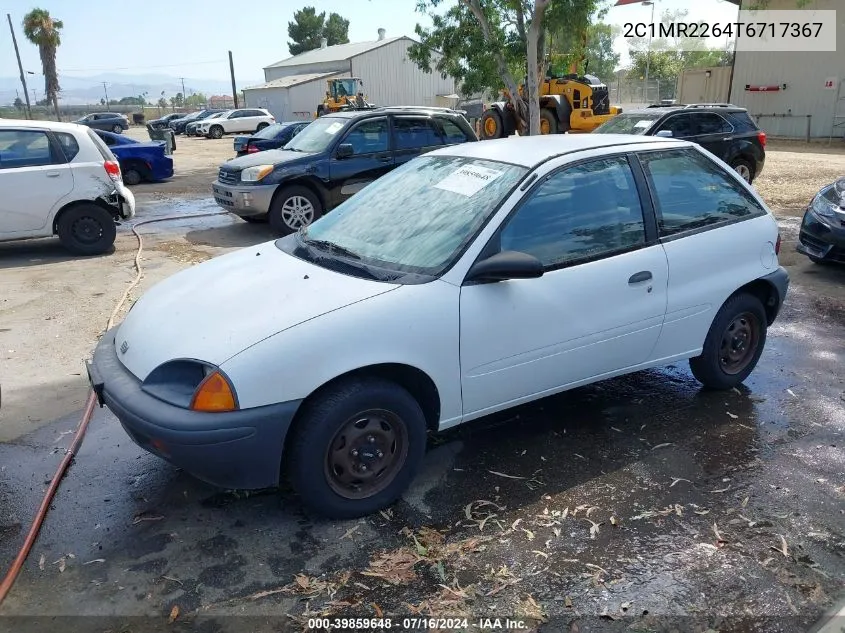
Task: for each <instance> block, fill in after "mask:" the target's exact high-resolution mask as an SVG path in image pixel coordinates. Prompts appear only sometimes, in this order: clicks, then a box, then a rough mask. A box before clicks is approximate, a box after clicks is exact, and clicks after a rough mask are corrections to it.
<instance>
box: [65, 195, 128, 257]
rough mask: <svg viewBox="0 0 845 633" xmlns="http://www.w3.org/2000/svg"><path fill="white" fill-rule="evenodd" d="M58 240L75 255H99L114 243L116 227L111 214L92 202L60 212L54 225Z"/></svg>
mask: <svg viewBox="0 0 845 633" xmlns="http://www.w3.org/2000/svg"><path fill="white" fill-rule="evenodd" d="M56 233H57V234H58V236H59V240H60V241H61V243H62V246H64V247H65V248H66V249H67V250H69V251H70V252H71V253H74V254H75V255H100V254H101V253H105V252H106V251H107V250H109V249H110V248H111V247H112V244H114V238H115V236H116V235H117V228H116V227H115V224H114V218H112V216H111V214H110V213H109V212H108V211H106V210H105V209H103V208H102V207H100V206H97V205H96V204H94V203H92V202H87V203H85V204H79V205H76V206H75V207H72V208H70V209H68V210H67V211H65V212H64V213H62V215H61V216H60V217H59V221H58V222H57V226H56Z"/></svg>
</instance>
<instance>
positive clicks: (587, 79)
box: [481, 73, 622, 139]
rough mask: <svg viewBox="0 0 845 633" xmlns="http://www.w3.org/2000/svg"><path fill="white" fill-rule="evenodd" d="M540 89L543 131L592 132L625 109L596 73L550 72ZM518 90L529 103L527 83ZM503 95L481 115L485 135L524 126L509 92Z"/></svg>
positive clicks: (509, 132) (503, 133)
mask: <svg viewBox="0 0 845 633" xmlns="http://www.w3.org/2000/svg"><path fill="white" fill-rule="evenodd" d="M539 88H540V133H541V134H562V133H564V132H570V133H575V132H592V131H593V130H595V129H596V128H597V127H598V126H599V125H601V124H602V123H604V122H605V121H607V120H609V119H610V118H612V117H614V116H616V115H617V114H620V113H621V112H622V108H620V107H617V106H612V105H610V92H609V90H608V88H607V86H606V85H605V84H603V83H602V82H601V80H600V79H599V78H598V77H596V76H595V75H588V74H584V75H580V76H579V75H578V74H577V73H570V74H566V75H562V76H558V77H555V76H551V75H548V74H547V75H546V77H545V79H544V80H543V82H542V83H541V84H540V86H539ZM518 90H519V96H520V97H521V98H522V99H523V101H526V102H527V100H528V90H527V89H526V87H525V84H524V83H523V84H521V85H520V86H519V88H518ZM502 96H503V97H504V100H503V101H497V102H495V103H492V104H490V105H489V106H488V107H487V108H486V109H485V111H484V113H483V114H482V115H481V136H482V138H485V139H492V138H503V137H505V136H510V135H512V134H514V133H515V132H517V131H518V130H519V129H520V127H521V126H520V122H519V120H518V117H517V114H516V112H515V111H514V107H513V104H512V103H511V102H510V93H509V92H508V91H507V90H503V91H502ZM526 106H527V103H526Z"/></svg>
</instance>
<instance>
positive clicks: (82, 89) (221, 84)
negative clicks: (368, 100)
mask: <svg viewBox="0 0 845 633" xmlns="http://www.w3.org/2000/svg"><path fill="white" fill-rule="evenodd" d="M103 82H106V90H107V91H108V94H109V99H110V100H111V99H120V98H122V97H135V96H138V95H139V94H142V93H146V95H145V97H146V99H147V101H149V102H152V103H155V102H156V101H158V99H159V97H161V96H162V94H161V93H162V92H164V97H165V98H168V99H169V98H170V97H172V96H174V95H176V93H178V92H182V80H181V78H179V77H173V76H171V75H161V74H138V75H125V74H120V73H104V74H99V75H91V76H88V77H69V76H60V77H59V83H60V84H61V87H62V91H61V93H60V95H59V102H60V103H64V104H68V105H83V104H86V103H90V104H95V103H99V102H100V99H102V98H104V94H103ZM260 83H263V79H256V78H252V79H246V78H244V79H240V78H238V82H237V84H238V89H239V90H240V89H242V88H244V87H247V86H254V85H256V84H260ZM26 84H27V88H29V96H30V99H31V98H32V89H33V88H34V89H35V92H36V96H37V97H38V99H43V98H44V78H43V77H42V76H41V75H27V78H26ZM21 90H22V88H21V82H20V79H19V78H18V77H0V105H3V104H11V103H12V102H13V101H14V100H15V97H16V96H18V95H19V94H20V92H21ZM185 92H187V93H188V95H191V94H193V93H195V92H201V93H203V94H205V95H206V96H209V97H210V96H211V95H216V94H231V92H232V84H231V81H230V80H229V78H228V77H227V76H224V77H222V78H221V79H219V80H215V79H196V78H191V77H185ZM21 98H23V97H22V96H21Z"/></svg>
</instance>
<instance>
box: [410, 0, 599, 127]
mask: <svg viewBox="0 0 845 633" xmlns="http://www.w3.org/2000/svg"><path fill="white" fill-rule="evenodd" d="M442 1H443V0H418V2H417V10H418V11H420V12H422V13H426V14H428V15H429V16H430V17H431V20H432V27H431V28H428V29H426V28H422V27H420V26H419V25H417V28H416V33H417V36H418V37H419V38H420V44H418V45H415V46H412V47H411V49H410V50H409V55H408V56H409V58H410V59H411V60H412V61H414V62H415V63H416V64H417V65H418V66H419V67H420V68H422V69H423V70H426V71H429V72H431V71H432V70H437V71H438V72H440V73H442V74H449V75H452V76H453V77H455V78H456V79H458V80H459V81H460V82H461V90H462V91H463V92H464V93H465V94H467V93H471V92H474V91H476V90H478V89H480V88H487V89H492V88H493V87H494V86H496V87H498V86H501V84H502V83H504V85H505V88H506V89H507V91H508V93H509V98H510V100H511V103H512V104H513V106H514V110H515V112H516V115H517V120H518V123H519V127H520V130H521V132H522V133H526V132H527V133H530V134H538V133H539V131H540V98H539V83H540V78H541V77H544V76H545V73H546V70H547V64H548V57H547V52H548V51H547V39H548V38H547V32H552V33H569V34H578V33H584V32H585V31H586V29H587V26H588V24H589V22H590V19H591V16H592V15H594V14H596V13H597V10H598V8H599V0H459V2H458V5H457V6H453V7H451V8H450V9H448V10H447V11H446V12H445V13H442V14H438V10H437V8H438V7H439V6H440V5H441V4H442ZM523 74H524V75H525V77H526V82H525V84H526V93H527V94H526V96H527V107H526V102H525V101H523V100H522V99H521V98H520V97H519V95H518V91H517V81H516V80H515V79H514V77H515V76H516V77H521V76H522V75H523Z"/></svg>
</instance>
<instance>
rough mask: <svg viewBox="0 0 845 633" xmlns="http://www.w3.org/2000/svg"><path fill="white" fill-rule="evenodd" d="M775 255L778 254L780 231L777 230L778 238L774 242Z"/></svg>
mask: <svg viewBox="0 0 845 633" xmlns="http://www.w3.org/2000/svg"><path fill="white" fill-rule="evenodd" d="M775 255H780V231H778V240H777V242H775Z"/></svg>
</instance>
